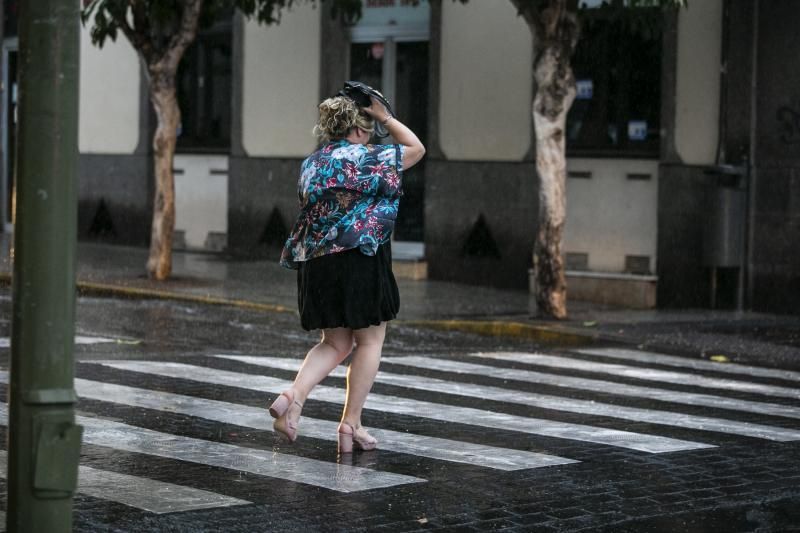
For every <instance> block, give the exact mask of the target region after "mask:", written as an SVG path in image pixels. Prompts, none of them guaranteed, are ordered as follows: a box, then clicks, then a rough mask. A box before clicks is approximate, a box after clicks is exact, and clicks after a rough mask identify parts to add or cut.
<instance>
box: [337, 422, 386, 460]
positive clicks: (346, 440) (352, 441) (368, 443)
mask: <svg viewBox="0 0 800 533" xmlns="http://www.w3.org/2000/svg"><path fill="white" fill-rule="evenodd" d="M337 436H338V440H339V453H353V448H354V447H355V448H359V449H361V450H364V451H369V450H374V449H375V448H377V447H378V441H377V439H376V438H375V437H373V436H372V435H370V434H369V433H367V430H366V429H364V428H363V427H362V426H358V427H357V428H356V427H353V426H352V425H351V424H348V423H347V422H342V423H341V424H339V429H338V430H337Z"/></svg>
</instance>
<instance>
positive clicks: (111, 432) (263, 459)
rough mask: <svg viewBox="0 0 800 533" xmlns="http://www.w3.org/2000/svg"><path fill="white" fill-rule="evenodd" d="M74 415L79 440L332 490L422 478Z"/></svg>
mask: <svg viewBox="0 0 800 533" xmlns="http://www.w3.org/2000/svg"><path fill="white" fill-rule="evenodd" d="M0 419H2V421H3V425H6V424H7V421H8V406H7V405H6V404H0ZM76 420H77V423H78V424H80V425H82V426H83V427H84V431H83V442H84V443H87V444H93V445H97V446H105V447H108V448H113V449H115V450H124V451H128V452H134V453H141V454H145V455H155V456H158V457H166V458H169V459H176V460H179V461H186V462H190V463H198V464H201V465H207V466H217V467H221V468H228V469H232V470H239V471H242V472H249V473H252V474H257V475H261V476H268V477H275V478H279V479H284V480H288V481H295V482H298V483H305V484H307V485H313V486H317V487H322V488H326V489H331V490H334V491H337V492H358V491H362V490H370V489H377V488H385V487H392V486H395V485H404V484H409V483H423V482H425V480H424V479H421V478H416V477H412V476H405V475H401V474H393V473H389V472H379V471H376V470H370V469H367V468H361V467H358V466H348V465H342V464H334V463H328V462H326V461H318V460H316V459H307V458H304V457H298V456H294V455H287V454H282V453H276V452H274V451H272V450H260V449H257V448H247V447H244V446H235V445H233V444H225V443H220V442H212V441H206V440H201V439H195V438H191V437H182V436H180V435H173V434H171V433H162V432H160V431H153V430H150V429H145V428H140V427H136V426H130V425H127V424H122V423H119V422H112V421H110V420H104V419H99V418H90V417H85V416H79V417H76Z"/></svg>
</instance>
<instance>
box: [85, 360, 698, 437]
mask: <svg viewBox="0 0 800 533" xmlns="http://www.w3.org/2000/svg"><path fill="white" fill-rule="evenodd" d="M264 363H265V364H269V359H268V358H264ZM101 364H103V365H105V366H108V367H111V368H117V369H121V370H132V371H134V372H142V373H149V374H155V375H159V376H168V377H173V378H181V379H189V380H193V381H200V382H203V383H208V384H214V385H226V386H231V387H239V388H243V389H249V390H255V391H259V392H269V393H272V394H279V393H280V392H281V391H283V390H285V389H286V388H288V387H289V386H290V385H291V382H289V381H287V380H282V379H277V378H271V377H266V376H253V375H245V374H240V373H236V372H229V371H224V370H218V369H214V368H207V367H200V366H196V365H188V364H185V363H161V362H141V361H120V362H117V361H106V362H101ZM297 366H299V361H298V362H297ZM309 399H312V400H319V401H324V402H329V403H334V404H343V403H344V395H343V394H342V390H341V389H340V388H337V387H328V386H324V385H320V386H317V387H316V388H315V389H314V390H313V391H312V393H311V396H309ZM365 408H366V409H373V410H376V411H381V412H384V413H394V414H398V415H413V416H416V417H419V418H427V419H431V420H440V421H443V422H458V423H462V424H468V425H473V426H480V427H483V428H492V429H501V430H506V431H517V432H522V433H528V434H531V435H541V436H545V437H554V438H562V439H570V440H578V441H583V442H592V443H595V444H603V445H606V446H617V447H620V448H627V449H631V450H638V451H642V452H649V453H666V452H676V451H684V450H697V449H702V448H710V447H713V446H712V445H710V444H704V443H701V442H689V441H683V440H679V439H672V438H669V437H661V436H659V435H644V434H641V433H633V432H630V431H620V430H614V429H609V428H601V427H593V426H586V425H582V424H569V423H566V422H559V421H553V420H547V419H542V418H534V417H522V416H516V415H510V414H506V413H497V412H492V411H486V410H482V409H474V408H469V407H460V406H458V405H449V404H441V403H434V402H426V401H421V400H415V399H411V398H404V397H399V396H386V395H382V394H370V395H369V398H368V399H367V403H366V404H365Z"/></svg>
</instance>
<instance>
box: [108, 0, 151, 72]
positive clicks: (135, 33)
mask: <svg viewBox="0 0 800 533" xmlns="http://www.w3.org/2000/svg"><path fill="white" fill-rule="evenodd" d="M136 4H137V2H136V0H132V1H131V4H130V5H131V7H132V8H133V9H134V10H135V5H136ZM127 15H128V9H127V6H126V7H125V8H124V9H123V10H122V12H120V13H117V14H115V15H114V19H115V21H116V22H117V25H118V26H119V29H120V30H122V33H123V34H124V35H125V37H127V39H128V41H129V42H130V43H131V46H133V48H134V49H135V50H136V51H137V52H139V54H140V55H141V56H142V58H143V59H144V60H145V62H147V63H149V62H150V61H151V60H152V58H153V45H152V43H151V42H150V39H149V38H148V37H149V36H148V33H147V29H146V27H142V26H139V25H138V24H136V17H135V11H134V26H131V25H130V24H129V23H128V17H127Z"/></svg>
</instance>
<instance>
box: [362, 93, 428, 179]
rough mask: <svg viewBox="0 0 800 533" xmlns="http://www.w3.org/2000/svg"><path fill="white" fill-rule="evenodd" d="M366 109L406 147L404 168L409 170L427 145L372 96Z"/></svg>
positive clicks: (418, 159) (420, 157) (420, 156)
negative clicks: (370, 102)
mask: <svg viewBox="0 0 800 533" xmlns="http://www.w3.org/2000/svg"><path fill="white" fill-rule="evenodd" d="M364 111H366V112H367V113H368V114H369V115H370V116H372V118H374V119H375V120H377V121H378V122H380V123H381V124H383V126H384V127H385V128H386V130H387V131H388V132H389V133H390V134H391V135H392V137H394V139H395V140H396V141H397V142H398V143H400V144H402V145H403V146H404V147H405V150H403V170H408V169H409V168H411V167H413V166H414V165H416V164H417V163H419V161H420V159H422V156H424V155H425V146H423V144H422V141H420V140H419V137H417V135H416V134H415V133H414V132H413V131H411V129H410V128H409V127H408V126H406V125H405V124H403V123H402V122H400V121H399V120H397V118H395V117H393V116H392V115H391V114H389V112H388V111H387V110H386V107H384V105H383V104H382V103H380V102H379V101H378V100H376V99H375V98H372V105H371V106H369V107H365V108H364Z"/></svg>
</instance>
